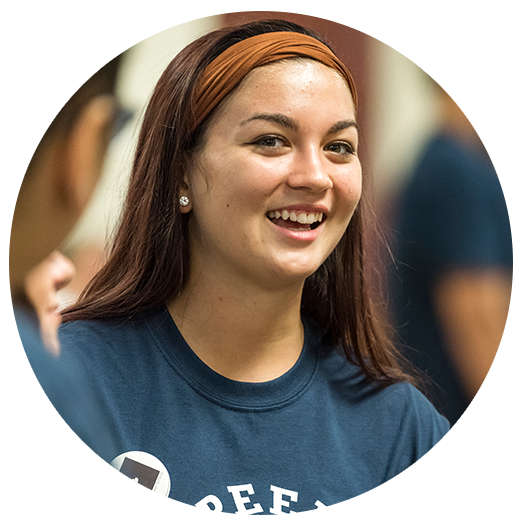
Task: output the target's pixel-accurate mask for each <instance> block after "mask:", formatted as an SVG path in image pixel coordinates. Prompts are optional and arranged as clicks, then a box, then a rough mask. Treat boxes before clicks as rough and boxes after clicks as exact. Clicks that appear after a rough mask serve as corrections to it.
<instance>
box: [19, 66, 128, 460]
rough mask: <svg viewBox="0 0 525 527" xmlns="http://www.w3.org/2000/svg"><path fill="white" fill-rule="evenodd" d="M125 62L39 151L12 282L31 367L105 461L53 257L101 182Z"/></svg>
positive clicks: (25, 190) (72, 107)
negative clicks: (73, 352) (63, 325)
mask: <svg viewBox="0 0 525 527" xmlns="http://www.w3.org/2000/svg"><path fill="white" fill-rule="evenodd" d="M119 64H120V56H119V57H117V58H115V59H113V60H112V61H110V62H109V63H108V64H107V65H106V66H104V67H103V68H101V69H100V70H99V71H98V72H97V73H95V75H93V76H92V77H91V78H90V79H89V80H88V81H87V82H86V83H85V84H84V85H83V86H82V87H81V88H80V89H79V90H78V91H77V92H76V93H75V94H74V95H73V96H72V97H71V99H70V100H69V101H68V102H67V103H66V105H65V106H64V107H63V108H62V110H61V111H60V112H59V113H58V115H57V116H56V118H55V119H54V120H53V122H52V123H51V125H50V126H49V128H48V130H47V131H46V133H45V135H44V137H43V138H42V140H41V142H40V143H39V145H38V147H37V149H36V151H35V153H34V155H33V157H32V159H31V161H30V164H29V166H28V169H27V172H26V175H25V177H24V179H23V181H22V185H21V188H20V192H19V195H18V199H17V202H16V206H15V211H14V215H13V223H12V231H11V242H10V254H9V258H10V261H9V275H10V282H11V292H12V299H13V307H14V312H15V318H16V323H17V326H18V330H19V333H20V337H21V340H22V344H23V346H24V349H25V351H26V353H27V356H28V359H29V362H30V364H31V367H32V368H33V370H34V372H35V375H36V376H37V378H38V380H39V382H40V384H41V385H42V387H43V389H44V391H45V392H46V394H47V395H48V397H49V399H50V400H51V402H52V403H53V405H54V406H55V408H56V409H57V411H58V412H59V413H60V414H61V415H62V416H63V417H64V418H65V419H66V421H67V422H68V424H69V425H70V426H71V428H72V429H73V430H74V431H75V432H76V433H77V434H78V435H79V436H80V437H81V438H82V439H83V440H84V441H85V442H86V443H87V444H88V445H90V446H91V445H93V444H94V442H95V441H96V442H97V444H98V445H99V449H98V452H99V454H100V455H101V456H102V457H107V456H108V455H109V454H108V452H109V450H110V448H111V441H112V437H111V432H110V429H109V426H107V423H106V421H105V418H104V417H103V414H102V411H101V410H100V407H99V404H98V400H97V398H96V395H95V393H94V391H93V390H92V387H91V385H90V383H89V381H88V379H87V377H86V376H85V374H84V372H83V371H82V370H81V369H80V368H79V366H78V363H77V361H76V360H75V359H74V358H73V357H71V356H69V355H67V354H64V353H62V351H61V350H60V346H59V343H58V340H57V334H56V330H57V327H58V325H59V323H60V316H59V315H58V314H57V313H56V307H57V291H58V290H59V289H60V288H62V287H63V286H64V285H65V284H66V283H68V282H69V281H70V279H71V277H72V274H73V268H72V266H71V262H69V261H68V260H67V259H65V257H64V256H63V255H61V254H60V253H59V252H58V251H57V250H56V249H57V247H58V246H59V245H60V243H61V242H62V240H63V239H64V238H65V236H66V235H67V234H68V233H69V231H70V230H71V229H72V227H73V226H74V225H75V223H76V221H77V220H78V218H79V216H80V214H81V212H82V211H83V210H84V207H85V206H86V204H87V202H88V200H89V198H90V196H91V194H92V191H93V190H94V188H95V185H96V183H97V180H98V178H99V176H100V174H101V171H102V166H103V161H104V155H105V152H106V148H107V146H108V144H109V141H110V138H111V135H112V131H113V126H114V122H115V118H116V115H117V108H118V106H117V103H116V99H115V95H114V91H115V83H116V78H117V72H118V67H119Z"/></svg>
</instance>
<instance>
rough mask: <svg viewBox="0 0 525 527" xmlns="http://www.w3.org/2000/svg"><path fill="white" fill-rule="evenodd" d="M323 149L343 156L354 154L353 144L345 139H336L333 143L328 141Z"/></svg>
mask: <svg viewBox="0 0 525 527" xmlns="http://www.w3.org/2000/svg"><path fill="white" fill-rule="evenodd" d="M325 150H326V151H328V152H333V153H334V154H337V155H339V156H341V157H343V158H346V157H349V156H351V155H355V154H356V151H355V148H354V147H353V145H352V144H351V143H348V142H347V141H337V142H335V143H330V144H328V145H327V146H325Z"/></svg>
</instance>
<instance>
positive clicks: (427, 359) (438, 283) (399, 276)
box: [61, 12, 512, 423]
mask: <svg viewBox="0 0 525 527" xmlns="http://www.w3.org/2000/svg"><path fill="white" fill-rule="evenodd" d="M271 17H275V18H285V19H288V20H292V21H294V22H298V23H300V24H303V25H306V26H308V27H311V28H312V29H314V30H316V31H318V32H319V33H320V34H321V35H322V36H323V37H324V38H325V39H326V40H327V41H328V43H329V44H330V45H331V47H332V48H333V49H334V50H335V52H336V54H337V55H338V56H339V57H340V58H341V59H342V60H343V61H344V62H345V63H346V64H347V66H348V67H349V69H350V70H351V72H352V74H353V76H354V79H355V81H356V84H357V89H358V93H359V108H358V114H357V120H358V122H359V126H360V130H361V137H360V145H359V150H360V152H359V154H360V158H361V162H362V164H363V172H364V174H365V178H367V180H368V181H370V182H372V185H373V194H372V198H371V201H372V202H373V205H374V209H375V211H376V214H377V219H378V221H379V223H380V224H381V225H382V230H383V234H382V235H381V236H380V237H378V236H375V237H373V239H372V241H373V247H374V248H375V249H376V251H375V252H376V254H377V256H378V261H377V265H378V269H379V273H378V278H377V280H378V283H377V284H376V285H377V286H378V289H381V290H382V291H383V293H384V297H385V298H386V299H387V300H388V303H387V316H388V317H389V318H390V320H391V321H392V323H393V324H394V326H395V327H396V329H397V331H398V333H397V335H396V336H394V338H395V339H396V342H397V343H398V345H399V346H400V348H401V349H402V350H403V352H404V354H405V355H406V356H407V358H408V359H409V360H410V361H411V362H412V363H413V364H415V365H416V367H418V368H419V369H420V370H422V372H424V374H425V375H426V376H427V377H426V378H427V383H426V393H427V395H428V396H429V397H430V398H431V400H432V402H434V404H435V405H436V406H437V407H438V409H439V410H440V411H442V412H443V413H444V414H445V415H446V416H447V417H448V418H449V420H450V421H451V422H452V423H454V422H455V421H457V419H459V417H460V416H461V414H462V413H463V411H464V410H465V408H466V407H467V406H468V404H469V402H470V401H471V400H472V397H473V396H474V395H475V393H476V391H477V390H478V389H479V387H480V385H481V383H482V382H483V379H484V377H485V375H486V373H487V371H488V369H489V367H490V364H491V362H492V359H493V358H494V355H495V353H496V351H497V347H498V345H499V341H500V339H501V334H502V332H503V327H504V324H505V320H506V315H507V310H508V303H509V299H510V286H511V269H512V247H511V241H510V226H509V224H508V215H507V212H506V208H505V202H504V199H503V194H502V192H501V188H500V186H499V182H498V180H497V176H496V175H495V172H494V171H493V168H492V165H491V163H490V159H489V158H488V156H487V154H486V152H485V151H484V149H483V146H482V145H481V143H480V141H479V139H478V138H477V135H476V133H475V132H474V131H473V129H472V128H471V126H470V124H469V123H468V120H467V119H466V118H465V116H464V115H463V114H462V113H461V111H460V110H459V109H458V108H457V107H456V106H455V104H454V103H453V101H451V100H450V99H449V98H448V97H447V95H446V94H445V93H443V92H442V90H441V89H440V88H439V86H438V85H436V84H435V83H434V82H433V81H432V79H430V78H429V77H428V76H427V75H426V74H425V72H423V71H422V70H421V69H420V68H418V67H417V66H416V65H415V64H414V63H412V62H411V61H409V60H408V59H406V58H405V57H404V56H403V55H401V54H399V53H398V52H396V51H395V50H393V49H392V48H390V47H389V46H387V45H385V44H383V43H381V42H379V41H378V40H375V39H374V38H371V37H369V36H367V35H365V34H363V33H361V32H359V31H355V30H353V29H351V28H349V27H347V26H343V25H339V24H336V23H334V22H330V21H327V20H323V19H319V18H314V17H310V16H306V15H294V14H286V13H276V12H242V13H232V14H225V15H220V16H214V17H208V18H203V19H199V20H196V21H193V22H191V23H187V24H183V25H180V26H176V27H174V28H172V29H169V30H166V31H164V32H162V33H159V34H157V35H155V36H152V37H151V38H148V39H147V40H144V41H142V42H140V43H139V44H137V45H136V46H134V47H133V48H131V49H130V50H128V51H127V52H126V54H125V55H124V62H123V65H122V67H121V71H120V76H119V82H118V96H119V99H120V104H121V105H122V107H123V109H124V110H125V112H124V113H123V116H125V117H126V116H127V121H125V122H124V126H123V128H122V129H121V130H120V131H119V133H118V135H116V136H115V138H114V139H113V141H112V143H111V145H110V148H109V152H108V155H107V159H106V163H105V167H104V172H103V176H102V178H101V180H100V183H99V185H98V187H97V190H96V192H95V195H94V198H93V200H92V202H91V204H90V206H89V207H88V209H87V211H86V212H85V214H84V215H83V217H82V219H81V221H80V222H79V224H78V226H77V228H76V229H75V230H74V232H73V233H72V235H71V236H70V237H69V238H68V240H67V242H66V243H65V245H64V247H63V252H64V253H65V254H66V256H68V257H69V258H70V259H71V260H72V261H73V263H74V264H75V266H76V269H77V271H76V275H75V278H74V279H73V281H72V282H71V284H70V285H69V286H68V287H67V289H65V290H63V291H62V292H61V299H62V302H63V304H64V305H65V304H67V303H69V302H72V301H74V299H75V298H76V296H77V295H78V294H79V292H80V291H81V290H82V289H83V287H84V286H85V284H86V283H87V281H88V280H89V278H90V277H91V276H92V275H93V273H94V272H96V270H97V269H98V267H99V266H100V265H101V264H102V263H103V261H104V247H105V244H106V242H107V240H108V237H110V236H111V232H112V229H113V228H114V226H115V225H116V222H117V221H118V217H119V212H120V208H121V203H122V200H123V197H124V196H125V193H126V188H127V180H128V176H129V172H130V167H131V162H132V156H133V150H134V144H135V138H136V134H137V132H138V128H139V126H140V121H141V117H142V113H143V110H144V108H145V105H146V104H147V101H148V98H149V95H150V94H151V91H152V90H153V87H154V85H155V83H156V81H157V79H158V77H159V76H160V74H161V73H162V71H163V70H164V68H165V67H166V66H167V64H168V63H169V61H170V60H171V59H172V58H173V57H174V56H175V55H176V54H177V53H178V52H179V51H180V50H181V49H182V48H183V47H184V46H186V45H187V44H188V43H189V42H191V41H192V40H193V39H195V38H197V37H198V36H200V35H202V34H204V33H206V32H208V31H210V30H212V29H214V28H217V27H220V26H223V25H232V24H236V23H243V22H248V21H251V20H254V19H260V18H271ZM438 139H439V141H437V140H438ZM436 141H437V142H436ZM442 173H443V174H444V177H443V178H442ZM406 211H409V212H410V214H408V215H407V214H405V213H406ZM371 232H372V234H374V233H375V231H371ZM385 240H386V242H388V243H387V244H384V243H383V242H384V241H385Z"/></svg>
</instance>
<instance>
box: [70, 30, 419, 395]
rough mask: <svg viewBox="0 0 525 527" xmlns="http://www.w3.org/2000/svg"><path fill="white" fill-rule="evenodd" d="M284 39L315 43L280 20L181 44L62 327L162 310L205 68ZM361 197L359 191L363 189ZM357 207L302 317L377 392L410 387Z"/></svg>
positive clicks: (313, 283)
mask: <svg viewBox="0 0 525 527" xmlns="http://www.w3.org/2000/svg"><path fill="white" fill-rule="evenodd" d="M276 31H292V32H296V33H302V34H306V35H309V36H311V37H313V38H316V39H317V40H319V41H321V42H323V43H324V41H323V40H322V39H321V38H320V37H319V36H318V35H317V34H316V33H314V32H313V31H311V30H309V29H307V28H304V27H302V26H299V25H297V24H294V23H291V22H285V21H281V20H267V21H257V22H253V23H249V24H245V25H242V26H238V27H235V28H223V29H219V30H216V31H213V32H211V33H208V34H207V35H204V36H203V37H201V38H199V39H197V40H196V41H194V42H192V43H191V44H189V45H188V46H187V47H186V48H185V49H183V50H182V51H181V52H180V53H179V54H178V55H177V56H176V57H175V58H174V59H173V61H172V62H171V63H170V64H169V66H168V67H167V69H166V70H165V71H164V73H163V74H162V76H161V78H160V79H159V81H158V83H157V86H156V88H155V90H154V92H153V94H152V97H151V101H150V103H149V105H148V108H147V109H146V112H145V115H144V121H143V124H142V128H141V130H140V134H139V138H138V144H137V150H136V153H135V159H134V164H133V169H132V173H131V181H130V187H129V191H128V195H127V199H126V202H125V206H124V210H123V215H122V218H121V224H120V227H119V229H118V231H117V233H116V236H115V238H114V241H113V243H112V247H111V250H110V254H109V257H108V260H107V263H106V264H105V266H104V267H103V268H102V269H101V270H100V271H99V272H98V273H97V274H96V275H95V277H94V278H93V279H92V280H91V282H90V283H89V284H88V286H87V287H86V289H85V290H84V291H83V292H82V294H81V295H80V298H79V300H78V302H77V303H76V304H75V305H73V306H71V307H70V308H68V309H66V310H65V311H64V313H63V320H64V321H71V320H78V319H96V318H98V319H109V318H114V317H122V316H131V315H133V314H134V313H137V312H139V311H142V310H145V309H148V308H151V307H153V306H160V305H165V304H166V303H167V302H168V301H169V300H171V299H173V298H175V297H176V296H177V295H178V294H180V292H181V291H182V290H183V288H184V286H185V284H186V280H187V278H188V269H189V247H188V234H187V233H188V220H187V216H188V215H186V214H182V213H181V212H180V209H179V206H178V193H179V189H180V185H181V183H182V180H183V175H184V168H185V166H186V165H187V163H188V162H189V160H190V158H191V156H192V153H193V152H195V150H196V148H198V146H199V145H200V140H201V139H202V137H203V135H204V132H205V130H206V126H207V123H209V121H210V118H211V117H212V116H213V113H212V114H211V115H210V116H208V118H207V119H205V120H204V122H203V123H201V124H200V125H199V126H198V127H197V128H196V129H195V130H194V131H193V132H192V131H191V128H192V127H191V125H192V122H193V114H194V109H195V92H196V86H197V84H198V81H199V79H200V78H201V77H202V74H203V72H204V70H205V68H206V66H207V65H208V64H210V62H211V61H212V60H213V59H214V58H216V57H217V56H218V55H219V54H221V53H222V52H223V51H224V50H226V49H227V48H228V47H230V46H231V45H233V44H235V43H236V42H239V41H241V40H244V39H246V38H249V37H251V36H254V35H258V34H261V33H268V32H276ZM364 193H366V190H364ZM366 208H367V204H366V197H365V198H362V199H361V201H360V203H359V205H358V206H357V209H356V211H355V213H354V215H353V217H352V220H351V221H350V224H349V226H348V228H347V230H346V232H345V234H344V235H343V237H342V239H341V241H340V242H339V244H338V245H337V247H336V248H335V249H334V251H333V252H332V254H330V256H329V257H328V258H327V260H326V261H325V262H324V263H323V265H322V266H321V267H320V268H319V269H318V270H317V271H316V272H315V273H314V274H313V275H312V276H310V277H309V278H308V279H307V280H306V282H305V286H304V292H303V306H302V309H303V314H304V315H305V316H307V317H308V318H311V319H312V320H313V321H315V323H316V324H317V325H318V326H319V327H321V328H323V329H324V330H326V334H327V336H328V337H329V338H330V339H331V341H332V342H333V343H334V344H338V345H340V346H341V348H342V350H343V351H344V353H345V355H346V357H347V358H348V360H349V361H350V362H352V363H353V364H356V365H358V366H360V367H361V369H362V371H363V372H364V374H365V375H366V376H367V377H368V378H369V379H371V380H374V381H376V382H378V383H379V384H380V385H383V386H384V385H388V384H392V383H393V382H397V381H400V380H409V381H411V380H412V377H411V376H409V375H408V374H407V373H405V372H404V371H403V370H402V368H401V367H400V366H399V364H400V362H399V361H400V360H401V359H400V358H399V357H398V354H397V351H396V350H395V348H394V347H393V345H392V344H391V342H390V340H389V339H388V338H387V336H386V334H385V328H386V326H385V325H384V324H383V323H382V322H381V317H380V316H379V314H378V313H377V306H376V304H375V303H374V302H373V301H372V300H371V294H370V291H369V285H368V282H369V277H368V276H367V270H366V266H365V262H366V257H365V243H364V230H365V229H364V227H365V224H364V217H365V215H366V211H365V209H366Z"/></svg>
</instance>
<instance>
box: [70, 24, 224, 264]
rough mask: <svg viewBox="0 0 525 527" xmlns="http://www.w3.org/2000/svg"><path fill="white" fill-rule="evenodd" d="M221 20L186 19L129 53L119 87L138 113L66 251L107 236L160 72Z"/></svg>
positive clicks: (114, 148) (114, 147)
mask: <svg viewBox="0 0 525 527" xmlns="http://www.w3.org/2000/svg"><path fill="white" fill-rule="evenodd" d="M219 22H220V18H219V17H207V18H201V19H198V20H195V21H192V22H189V23H186V24H181V25H179V26H175V27H173V28H170V29H167V30H166V31H162V32H161V33H158V34H156V35H153V36H152V37H150V38H148V39H146V40H143V41H142V42H139V43H138V44H136V45H135V46H133V47H132V48H130V50H129V51H128V52H127V53H126V55H125V60H124V61H123V65H122V70H121V74H120V78H119V84H118V88H117V92H118V96H119V98H120V101H121V104H122V105H123V106H124V107H125V108H127V109H129V110H131V111H133V112H134V117H133V119H131V120H130V121H129V122H128V123H127V125H126V126H125V128H124V129H123V130H122V132H121V133H120V134H119V135H118V136H117V137H115V139H114V140H113V141H112V143H111V145H110V148H109V151H108V155H107V159H106V162H105V167H104V172H103V175H102V177H101V180H100V183H99V185H98V187H97V189H96V192H95V195H94V196H93V199H92V201H91V203H90V205H89V207H88V208H87V210H86V211H85V213H84V215H83V216H82V218H81V220H80V222H79V224H78V225H77V227H76V228H75V230H74V232H73V233H72V234H71V236H70V237H69V239H68V241H67V242H66V244H65V251H66V252H68V253H70V254H71V253H74V252H75V250H76V249H77V248H78V247H80V246H83V245H86V244H93V245H98V244H101V243H104V242H105V240H106V237H107V234H108V232H109V231H110V230H111V228H112V227H113V226H114V225H115V222H116V220H117V219H118V216H119V212H120V209H121V203H122V199H123V197H124V195H125V192H126V188H127V181H128V177H129V173H130V169H131V162H132V157H133V150H134V145H135V138H136V135H137V132H138V127H139V124H140V119H141V117H142V113H143V110H144V108H145V105H146V103H147V101H148V100H149V96H150V94H151V92H152V90H153V88H154V86H155V84H156V83H157V80H158V78H159V77H160V75H161V73H162V72H163V71H164V69H165V68H166V66H167V65H168V63H169V62H170V61H171V59H172V58H173V57H174V56H175V55H176V54H177V53H178V52H179V51H180V50H181V49H182V48H184V47H185V46H186V45H187V44H189V43H190V42H191V41H192V40H194V39H195V38H197V37H199V36H200V35H202V34H203V33H206V32H208V31H210V30H212V29H214V28H215V27H217V25H218V23H219Z"/></svg>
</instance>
